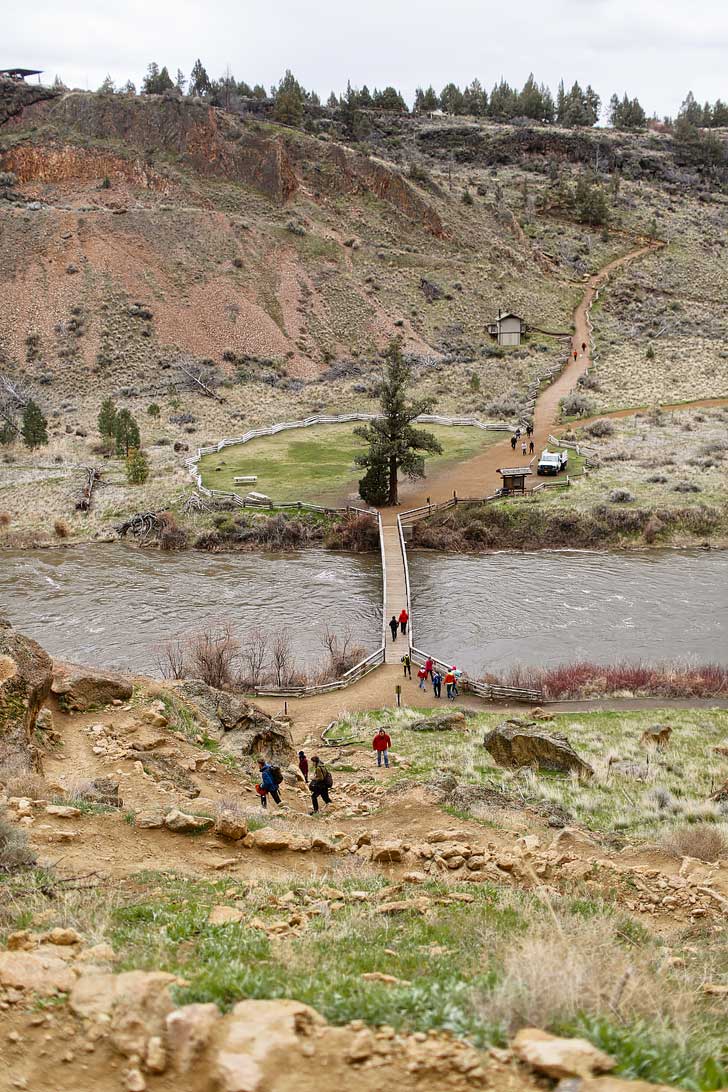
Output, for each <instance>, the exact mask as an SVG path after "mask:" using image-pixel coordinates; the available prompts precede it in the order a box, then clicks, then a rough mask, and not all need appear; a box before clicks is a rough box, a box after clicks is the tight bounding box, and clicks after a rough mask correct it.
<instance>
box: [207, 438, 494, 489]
mask: <svg viewBox="0 0 728 1092" xmlns="http://www.w3.org/2000/svg"><path fill="white" fill-rule="evenodd" d="M355 427H356V425H355V424H354V423H352V424H342V425H319V426H313V427H312V428H306V429H290V430H288V431H286V432H279V433H278V435H276V436H262V437H260V438H259V439H257V440H251V441H250V443H247V444H240V445H238V446H236V447H228V448H225V449H223V451H221V452H219V453H217V454H213V455H205V456H204V458H203V459H201V460H200V473H201V474H202V481H203V484H204V485H206V486H207V487H208V488H210V489H225V490H230V491H233V492H237V493H242V494H245V493H247V492H249V490H251V489H254V490H255V491H256V492H258V493H265V494H266V495H267V496H269V497H271V498H272V499H273V500H275V501H294V500H306V501H312V502H319V501H320V502H324V503H329V504H333V503H335V502H341V501H343V500H345V499H346V498H347V497H348V496H349V494H352V493H356V492H357V488H358V487H357V482H358V481H359V478H360V477H361V476H362V473H363V471H362V470H360V469H359V468H358V467H356V466H354V457H355V455H357V454H358V453H359V452H361V451H363V450H364V448H365V446H366V445H365V444H364V443H363V442H362V441H361V440H359V439H358V438H357V437H356V436H354V428H355ZM425 427H426V428H427V430H428V431H431V432H433V433H434V434H435V436H436V437H437V439H438V440H439V441H440V443H441V444H442V447H443V453H442V455H433V456H431V457H429V458H428V459H427V462H426V469H427V472H428V473H429V474H432V473H435V472H436V471H439V470H442V468H443V467H444V466H446V465H447V464H450V463H457V462H461V461H462V460H463V459H467V458H470V456H472V455H476V454H477V453H478V452H479V451H481V450H482V449H483V448H485V447H488V446H489V445H490V444H493V443H496V442H497V441H498V440H500V439H502V438H503V433H500V432H482V431H481V430H480V429H477V428H468V427H467V426H464V427H457V426H449V425H433V426H425ZM248 474H256V475H257V477H258V481H257V482H256V483H255V484H254V485H244V484H241V485H235V483H234V482H233V478H235V477H238V476H241V475H248Z"/></svg>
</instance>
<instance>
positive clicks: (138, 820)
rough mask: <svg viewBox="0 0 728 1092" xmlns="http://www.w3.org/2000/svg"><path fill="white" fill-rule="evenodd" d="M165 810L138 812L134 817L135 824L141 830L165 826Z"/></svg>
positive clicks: (157, 828)
mask: <svg viewBox="0 0 728 1092" xmlns="http://www.w3.org/2000/svg"><path fill="white" fill-rule="evenodd" d="M164 818H165V817H164V812H163V811H161V809H151V810H149V811H140V812H137V814H136V816H135V817H134V826H135V827H139V828H140V829H141V830H159V828H160V827H163V826H164Z"/></svg>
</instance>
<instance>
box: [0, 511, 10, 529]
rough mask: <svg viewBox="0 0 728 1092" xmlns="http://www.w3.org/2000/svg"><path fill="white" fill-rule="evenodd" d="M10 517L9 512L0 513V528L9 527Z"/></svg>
mask: <svg viewBox="0 0 728 1092" xmlns="http://www.w3.org/2000/svg"><path fill="white" fill-rule="evenodd" d="M10 522H11V516H10V513H9V512H0V527H9V526H10Z"/></svg>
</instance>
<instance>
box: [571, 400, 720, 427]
mask: <svg viewBox="0 0 728 1092" xmlns="http://www.w3.org/2000/svg"><path fill="white" fill-rule="evenodd" d="M716 406H728V398H696V399H695V401H693V402H659V403H658V404H657V407H654V406H630V408H629V409H617V410H605V411H604V413H595V414H594V416H593V417H580V418H579V420H578V421H574V422H573V424H571V425H558V426H556V427H555V428H554V432H555V433H557V434H558V433H560V432H563V431H564V429H565V428H573V427H574V425H575V426H576V427H577V428H583V427H584V425H591V424H593V423H594V422H595V421H603V420H604V418H605V417H611V418H612V420H614V421H617V420H619V419H620V418H623V417H634V416H635V415H636V414H638V413H645V412H647V411H648V410H651V409H654V408H657V409H659V410H662V411H663V412H664V413H677V412H678V411H679V410H691V409H711V408H713V407H716Z"/></svg>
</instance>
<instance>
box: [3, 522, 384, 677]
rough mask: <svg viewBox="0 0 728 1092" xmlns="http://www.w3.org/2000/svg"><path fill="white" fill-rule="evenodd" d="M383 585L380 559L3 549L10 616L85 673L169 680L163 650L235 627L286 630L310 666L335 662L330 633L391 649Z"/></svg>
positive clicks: (370, 647) (102, 548)
mask: <svg viewBox="0 0 728 1092" xmlns="http://www.w3.org/2000/svg"><path fill="white" fill-rule="evenodd" d="M381 588H382V579H381V569H380V566H379V558H378V556H375V555H364V556H362V555H357V554H346V553H335V552H332V551H331V550H305V551H300V552H299V553H292V554H271V553H265V554H264V553H234V554H208V553H203V552H200V551H192V550H189V551H185V552H182V553H162V552H160V551H159V550H139V549H137V548H135V547H132V546H125V545H123V544H122V543H119V544H110V545H94V544H88V545H84V546H77V547H72V548H69V549H57V550H23V551H20V550H18V551H14V550H10V551H0V610H2V611H4V612H5V613H6V614H7V615H8V616H9V617H10V620H11V622H12V623H13V625H15V626H16V628H17V629H19V630H20V631H21V632H23V633H26V634H28V636H30V637H34V638H35V639H36V640H37V641H38V642H39V643H40V644H41V645H42V646H43V648H45V649H46V651H47V652H49V653H51V655H53V656H58V657H60V658H62V659H66V660H71V661H76V662H80V663H89V664H96V665H98V666H104V667H115V668H118V669H120V670H131V671H139V672H143V673H145V674H148V675H158V674H159V670H158V668H157V665H156V657H157V649H158V646H159V645H160V643H161V642H163V641H165V640H168V639H169V638H173V637H176V636H179V635H181V634H184V633H185V632H187V633H189V632H194V631H199V630H201V629H204V628H205V627H206V626H210V625H213V624H214V623H216V622H220V621H224V622H228V621H229V622H231V623H232V624H233V626H234V628H235V631H236V633H237V634H239V635H240V636H243V635H244V634H245V632H246V631H248V630H250V629H251V628H253V627H255V626H261V627H263V628H265V629H266V630H268V631H277V630H280V629H281V628H284V627H285V628H286V630H287V632H288V634H289V636H290V639H291V644H292V646H293V651H294V653H295V654H296V657H297V659H298V662H299V664H300V665H301V666H303V665H304V664H307V665H308V666H312V665H313V664H315V663H319V662H322V661H323V660H324V659H325V655H324V652H323V648H322V646H321V637H322V636H323V634H324V631H325V629H326V627H327V626H328V627H330V629H331V630H333V631H334V632H336V633H338V634H342V633H344V631H345V630H347V629H350V630H351V631H352V633H353V634H354V635H355V637H356V641H357V644H361V645H363V646H364V647H365V648H366V650H367V652H373V651H374V650H375V649H376V648H378V647H379V644H380V641H381V609H382V608H381V599H382V590H381Z"/></svg>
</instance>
